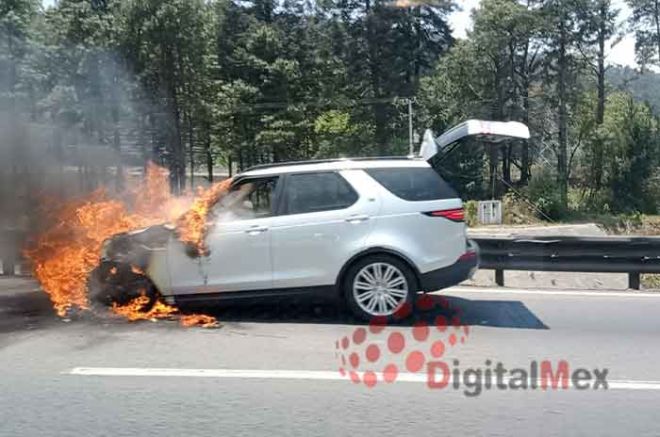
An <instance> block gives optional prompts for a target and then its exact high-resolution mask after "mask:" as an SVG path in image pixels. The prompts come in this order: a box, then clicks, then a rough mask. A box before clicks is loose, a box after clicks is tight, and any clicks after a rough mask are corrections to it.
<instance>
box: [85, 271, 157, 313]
mask: <svg viewBox="0 0 660 437" xmlns="http://www.w3.org/2000/svg"><path fill="white" fill-rule="evenodd" d="M87 287H88V292H89V300H90V304H91V305H92V308H95V309H101V308H107V307H110V306H112V305H113V304H117V305H126V304H128V303H129V302H131V301H132V300H133V299H135V298H138V297H140V296H146V297H147V298H148V300H147V301H146V302H145V303H144V305H143V306H142V311H148V310H149V309H150V308H151V307H152V306H153V305H154V303H156V301H157V300H158V293H157V291H156V288H155V287H154V286H153V284H152V283H151V281H150V280H149V279H148V278H147V277H146V276H144V275H142V274H140V273H137V272H134V271H133V269H132V268H131V266H130V265H127V264H116V263H102V264H101V265H100V266H98V267H97V268H96V269H94V271H93V272H92V273H91V274H90V277H89V279H88V283H87Z"/></svg>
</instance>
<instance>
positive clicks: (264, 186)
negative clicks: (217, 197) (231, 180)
mask: <svg viewBox="0 0 660 437" xmlns="http://www.w3.org/2000/svg"><path fill="white" fill-rule="evenodd" d="M277 181H278V178H277V177H269V178H259V179H246V180H244V181H240V182H239V183H237V184H236V185H234V186H232V187H231V190H230V191H229V193H228V194H227V196H225V198H224V199H222V201H221V202H220V203H219V204H218V205H217V206H216V209H215V212H216V215H218V216H219V217H221V218H223V219H227V220H247V219H254V218H262V217H269V216H271V215H273V207H274V197H275V187H276V186H277Z"/></svg>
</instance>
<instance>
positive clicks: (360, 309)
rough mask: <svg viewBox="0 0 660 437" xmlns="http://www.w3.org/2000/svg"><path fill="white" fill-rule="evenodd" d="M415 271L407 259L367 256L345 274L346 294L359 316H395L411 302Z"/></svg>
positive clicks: (348, 301) (370, 317) (414, 290)
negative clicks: (407, 263) (407, 262)
mask: <svg viewBox="0 0 660 437" xmlns="http://www.w3.org/2000/svg"><path fill="white" fill-rule="evenodd" d="M415 284H416V281H415V275H414V274H413V272H412V270H411V269H410V267H408V265H406V263H404V262H403V261H400V260H399V259H397V258H395V257H393V256H390V255H371V256H367V257H365V258H363V259H361V260H359V261H358V262H356V263H355V264H354V265H352V266H351V267H350V268H349V270H348V272H347V274H346V277H345V278H344V283H343V287H344V296H345V298H346V301H347V303H348V305H349V307H350V308H351V311H353V313H354V314H355V315H356V316H357V317H358V318H360V319H362V320H366V321H371V320H374V319H376V318H380V319H383V318H384V319H385V320H392V319H394V318H395V316H398V315H400V314H403V312H402V311H401V310H402V308H404V306H405V305H408V306H411V304H412V300H413V296H414V295H415V293H416V287H415Z"/></svg>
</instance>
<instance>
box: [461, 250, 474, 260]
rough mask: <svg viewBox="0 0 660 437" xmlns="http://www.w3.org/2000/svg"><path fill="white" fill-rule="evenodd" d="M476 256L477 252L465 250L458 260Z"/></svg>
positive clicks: (470, 258)
mask: <svg viewBox="0 0 660 437" xmlns="http://www.w3.org/2000/svg"><path fill="white" fill-rule="evenodd" d="M476 257H477V252H465V253H464V254H463V255H461V256H459V257H458V260H459V261H469V260H472V259H475V258H476Z"/></svg>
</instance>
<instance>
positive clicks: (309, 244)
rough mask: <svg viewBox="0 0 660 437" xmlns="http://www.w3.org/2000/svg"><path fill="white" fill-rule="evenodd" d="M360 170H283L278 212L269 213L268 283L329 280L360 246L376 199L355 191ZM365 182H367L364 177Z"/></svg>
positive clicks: (293, 284) (325, 282)
mask: <svg viewBox="0 0 660 437" xmlns="http://www.w3.org/2000/svg"><path fill="white" fill-rule="evenodd" d="M366 177H367V176H366V175H364V173H363V172H359V171H354V170H346V171H342V172H336V171H328V172H317V173H298V174H296V173H293V174H289V175H286V179H285V181H284V190H283V196H282V202H281V205H280V208H281V209H280V213H279V214H278V215H277V217H273V220H272V223H271V230H272V253H273V287H274V288H302V287H312V286H323V285H332V284H334V282H335V280H336V278H337V275H338V273H339V271H340V269H341V267H342V266H343V265H344V263H345V262H346V260H347V259H348V258H350V256H351V254H354V253H357V252H358V251H360V250H361V248H362V247H363V245H364V242H365V240H366V237H367V236H368V233H369V230H370V229H371V223H372V220H371V218H372V216H373V215H375V214H376V212H377V209H378V199H377V198H376V197H375V196H371V195H370V193H365V192H362V193H358V191H357V190H356V189H355V188H354V186H352V184H351V183H349V180H352V182H354V184H355V186H359V183H360V181H361V178H366ZM367 184H368V181H367Z"/></svg>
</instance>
